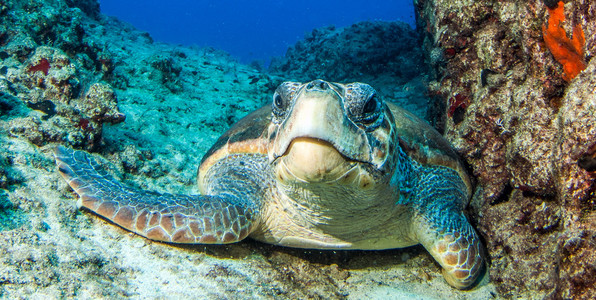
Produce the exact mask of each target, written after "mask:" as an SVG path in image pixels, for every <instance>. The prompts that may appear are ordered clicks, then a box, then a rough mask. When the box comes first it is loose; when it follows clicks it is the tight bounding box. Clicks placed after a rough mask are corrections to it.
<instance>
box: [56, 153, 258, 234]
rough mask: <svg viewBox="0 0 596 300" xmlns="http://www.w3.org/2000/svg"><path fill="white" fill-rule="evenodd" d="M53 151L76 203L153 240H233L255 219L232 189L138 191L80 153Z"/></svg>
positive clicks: (253, 207)
mask: <svg viewBox="0 0 596 300" xmlns="http://www.w3.org/2000/svg"><path fill="white" fill-rule="evenodd" d="M54 155H55V157H56V163H57V165H58V170H59V171H60V174H61V175H62V176H63V177H64V178H65V179H66V181H67V182H68V184H70V186H71V187H72V188H73V189H74V190H75V192H76V193H77V194H78V195H79V196H80V200H79V205H80V206H84V207H86V208H87V209H89V210H91V211H93V212H95V213H97V214H98V215H100V216H102V217H104V218H106V219H108V220H110V221H112V222H114V223H116V224H117V225H120V226H121V227H123V228H125V229H127V230H130V231H132V232H135V233H137V234H139V235H142V236H144V237H147V238H149V239H152V240H156V241H164V242H171V243H191V244H192V243H200V244H225V243H233V242H237V241H239V240H242V239H244V238H245V237H246V236H248V234H249V233H250V232H251V230H252V228H254V226H255V220H256V219H257V218H258V207H257V206H256V205H255V204H254V203H250V202H249V201H246V199H242V200H239V199H238V198H237V197H239V196H240V195H234V193H225V194H223V193H222V194H220V195H217V194H216V195H194V196H186V195H172V194H159V193H154V192H147V191H141V190H137V189H133V188H131V187H128V186H126V185H124V184H122V183H120V182H118V181H116V180H115V179H114V178H113V177H112V176H111V175H109V174H108V173H107V172H106V171H105V170H104V169H103V168H101V167H100V166H99V164H98V163H97V162H96V161H95V160H94V159H93V158H92V157H91V156H90V155H88V154H87V153H85V152H83V151H74V150H72V149H67V148H65V147H62V146H58V147H56V148H55V150H54ZM230 184H233V183H230ZM237 190H241V187H239V188H238V189H237Z"/></svg>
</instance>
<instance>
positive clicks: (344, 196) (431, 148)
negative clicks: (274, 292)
mask: <svg viewBox="0 0 596 300" xmlns="http://www.w3.org/2000/svg"><path fill="white" fill-rule="evenodd" d="M55 157H56V163H57V165H58V169H59V171H60V173H61V174H62V176H64V178H65V179H66V180H67V181H68V183H69V184H70V186H71V187H72V188H73V189H74V191H75V192H76V193H77V194H78V195H79V196H80V199H79V205H80V206H83V207H85V208H87V209H89V210H91V211H93V212H95V213H96V214H98V215H100V216H102V217H104V218H106V219H108V220H110V221H112V222H113V223H115V224H117V225H119V226H121V227H123V228H125V229H127V230H130V231H132V232H135V233H137V234H139V235H141V236H144V237H147V238H149V239H151V240H156V241H164V242H169V243H188V244H226V243H233V242H238V241H240V240H242V239H244V238H246V237H248V236H250V237H251V238H253V239H256V240H258V241H263V242H266V243H271V244H276V245H282V246H289V247H300V248H312V249H390V248H401V247H406V246H411V245H415V244H418V243H420V244H422V245H423V246H424V247H425V248H426V249H427V250H428V252H430V254H431V255H432V256H433V257H434V258H435V259H436V261H437V262H438V263H439V264H440V265H441V266H442V268H443V275H444V276H445V279H446V280H447V282H448V283H449V284H451V285H452V286H454V287H456V288H460V289H465V288H469V287H471V286H472V285H473V284H474V282H475V281H476V279H477V278H478V275H479V274H480V273H481V272H482V270H483V269H484V260H483V258H482V255H481V242H480V240H479V238H478V236H477V234H476V233H475V231H474V229H473V228H472V226H471V225H470V224H469V223H468V221H467V219H466V217H465V216H464V214H463V209H464V207H465V206H466V205H467V203H468V201H469V199H470V195H471V191H472V186H471V183H470V180H469V178H468V176H467V175H466V172H465V170H464V167H463V166H462V164H461V162H460V161H459V159H458V158H457V155H456V153H455V152H454V151H453V150H452V148H451V147H450V146H449V144H448V143H447V141H446V140H444V139H443V138H442V137H441V135H440V134H439V133H438V132H437V131H435V130H434V129H433V128H432V127H430V126H429V125H427V124H426V123H425V122H424V121H422V120H420V119H419V118H417V117H416V116H414V115H413V114H411V113H409V112H407V111H405V110H404V109H402V108H399V107H398V106H396V105H394V104H392V103H388V102H384V101H383V100H381V98H380V97H379V96H378V95H377V93H376V92H375V90H374V89H373V88H372V87H371V86H370V85H367V84H364V83H358V82H356V83H349V84H340V83H331V82H326V81H323V80H314V81H311V82H308V83H298V82H285V83H282V84H281V85H280V86H279V87H278V88H277V90H276V91H275V93H274V94H273V101H272V104H271V106H267V107H264V108H261V109H259V110H257V111H255V112H253V113H252V114H250V115H248V116H247V117H245V118H243V119H242V120H240V121H239V122H238V123H237V124H236V125H234V126H233V127H232V128H231V129H229V130H228V131H227V132H226V133H225V134H224V135H223V136H222V137H221V138H219V140H218V141H217V142H216V143H215V145H213V147H211V149H210V150H209V151H208V152H207V154H206V155H205V157H204V158H203V160H202V162H201V165H200V167H199V171H198V185H199V190H200V195H192V196H187V195H172V194H160V193H155V192H149V191H142V190H138V189H135V188H132V187H129V186H127V185H124V184H122V183H120V182H118V181H117V180H115V179H114V177H112V176H111V175H109V174H108V173H107V172H106V171H105V170H103V169H102V168H101V167H100V166H99V164H98V163H97V162H96V161H95V160H94V159H93V158H92V157H91V156H90V155H88V154H87V153H85V152H82V151H74V150H70V149H67V148H65V147H62V146H59V147H57V148H56V149H55Z"/></svg>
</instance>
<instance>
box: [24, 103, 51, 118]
mask: <svg viewBox="0 0 596 300" xmlns="http://www.w3.org/2000/svg"><path fill="white" fill-rule="evenodd" d="M27 107H29V108H31V109H33V110H38V111H41V112H42V113H44V114H46V115H45V116H43V117H41V119H42V120H47V119H49V118H51V117H52V116H53V115H55V114H56V110H55V109H56V105H55V104H54V102H52V101H50V100H44V101H41V102H37V103H33V102H31V101H27Z"/></svg>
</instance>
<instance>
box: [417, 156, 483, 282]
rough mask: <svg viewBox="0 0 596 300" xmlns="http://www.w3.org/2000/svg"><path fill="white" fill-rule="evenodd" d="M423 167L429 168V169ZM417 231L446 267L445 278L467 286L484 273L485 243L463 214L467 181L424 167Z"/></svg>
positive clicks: (425, 245)
mask: <svg viewBox="0 0 596 300" xmlns="http://www.w3.org/2000/svg"><path fill="white" fill-rule="evenodd" d="M421 169H425V170H426V171H425V172H420V171H422V170H421ZM421 169H419V172H418V173H417V174H424V175H421V176H420V177H419V178H420V182H419V187H418V189H417V193H418V199H419V200H418V201H419V202H418V203H417V204H418V209H417V213H416V214H415V217H414V219H413V222H412V224H413V226H414V227H413V229H412V230H413V231H414V233H415V234H416V236H417V237H418V240H419V242H420V243H421V244H422V245H423V246H424V248H426V250H427V251H428V252H429V253H430V254H431V255H432V256H433V257H434V258H435V260H436V261H437V262H438V263H439V264H440V265H441V267H442V268H443V276H444V277H445V280H446V281H447V282H448V283H449V284H450V285H452V286H453V287H456V288H458V289H467V288H470V287H472V286H473V284H474V283H476V281H477V279H478V277H479V275H481V274H482V273H483V272H484V267H485V265H484V259H483V258H482V255H481V242H480V239H479V238H478V235H477V234H476V232H475V231H474V229H473V228H472V226H471V225H470V223H468V220H467V219H466V217H465V216H464V214H463V200H464V199H466V197H467V196H466V195H465V192H464V191H465V189H464V188H463V182H461V180H458V178H457V174H455V172H453V171H452V170H450V169H447V168H443V167H421Z"/></svg>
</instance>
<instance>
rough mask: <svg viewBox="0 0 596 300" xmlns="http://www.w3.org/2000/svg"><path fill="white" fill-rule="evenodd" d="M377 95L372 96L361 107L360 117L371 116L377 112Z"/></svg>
mask: <svg viewBox="0 0 596 300" xmlns="http://www.w3.org/2000/svg"><path fill="white" fill-rule="evenodd" d="M377 105H378V101H377V95H376V94H375V95H372V97H370V98H369V99H368V101H366V103H365V104H364V106H363V107H362V115H367V114H372V113H374V112H375V111H376V110H377Z"/></svg>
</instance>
